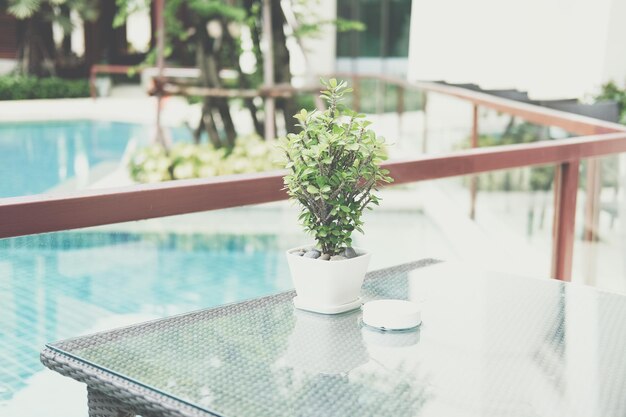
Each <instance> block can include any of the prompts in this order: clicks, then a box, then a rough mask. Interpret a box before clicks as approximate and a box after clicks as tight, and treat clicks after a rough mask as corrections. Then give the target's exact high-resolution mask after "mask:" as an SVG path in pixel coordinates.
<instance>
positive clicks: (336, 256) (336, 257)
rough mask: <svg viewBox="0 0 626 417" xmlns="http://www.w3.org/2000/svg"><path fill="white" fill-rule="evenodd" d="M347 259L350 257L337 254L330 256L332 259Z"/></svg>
mask: <svg viewBox="0 0 626 417" xmlns="http://www.w3.org/2000/svg"><path fill="white" fill-rule="evenodd" d="M345 259H348V258H346V257H345V256H341V255H335V256H331V257H330V260H331V261H343V260H345Z"/></svg>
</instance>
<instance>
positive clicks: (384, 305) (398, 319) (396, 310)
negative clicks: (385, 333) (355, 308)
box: [363, 300, 422, 330]
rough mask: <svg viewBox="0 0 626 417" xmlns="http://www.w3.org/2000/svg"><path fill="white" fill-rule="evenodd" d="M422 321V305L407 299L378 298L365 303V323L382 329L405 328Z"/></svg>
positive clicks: (410, 327) (414, 325) (417, 324)
mask: <svg viewBox="0 0 626 417" xmlns="http://www.w3.org/2000/svg"><path fill="white" fill-rule="evenodd" d="M421 322H422V314H421V309H420V306H419V305H418V304H416V303H412V302H411V301H406V300H376V301H369V302H367V303H365V304H364V305H363V323H365V324H367V325H368V326H371V327H375V328H378V329H382V330H404V329H412V328H413V327H417V326H419V325H420V323H421Z"/></svg>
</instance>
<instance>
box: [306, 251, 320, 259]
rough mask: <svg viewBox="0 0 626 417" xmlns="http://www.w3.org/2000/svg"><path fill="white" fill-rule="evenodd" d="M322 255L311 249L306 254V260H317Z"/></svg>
mask: <svg viewBox="0 0 626 417" xmlns="http://www.w3.org/2000/svg"><path fill="white" fill-rule="evenodd" d="M321 254H322V253H321V252H320V251H318V250H316V249H311V250H309V251H307V252H306V253H305V254H304V257H305V258H312V259H317V258H319V257H320V255H321Z"/></svg>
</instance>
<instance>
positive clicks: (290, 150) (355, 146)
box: [281, 79, 393, 255]
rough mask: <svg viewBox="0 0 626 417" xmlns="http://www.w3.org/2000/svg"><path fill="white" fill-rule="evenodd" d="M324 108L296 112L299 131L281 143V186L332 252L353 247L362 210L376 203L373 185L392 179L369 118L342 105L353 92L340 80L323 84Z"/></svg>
mask: <svg viewBox="0 0 626 417" xmlns="http://www.w3.org/2000/svg"><path fill="white" fill-rule="evenodd" d="M323 84H324V85H325V87H326V90H325V91H323V92H322V98H323V99H324V100H325V101H326V102H327V103H328V108H327V109H326V110H325V111H323V112H320V111H313V112H307V111H306V110H301V111H300V113H298V114H296V115H295V118H296V119H297V120H298V122H299V126H300V127H301V128H302V131H301V132H300V133H298V134H289V135H287V137H286V138H284V139H283V140H282V141H281V148H282V149H283V151H284V153H285V155H286V158H287V163H286V168H287V169H288V170H290V172H289V174H287V175H286V176H285V186H286V188H287V191H288V193H289V195H290V196H291V197H292V198H293V199H295V200H296V201H298V202H299V203H300V204H301V206H302V212H301V214H300V220H301V222H302V224H303V226H304V229H305V231H307V232H309V233H311V234H313V235H314V236H315V239H316V240H317V242H318V244H319V246H320V247H321V249H322V251H323V252H324V253H328V254H329V255H335V254H337V253H339V252H340V251H341V250H342V248H344V247H347V246H351V245H352V238H351V236H352V232H353V231H354V230H358V231H360V232H363V230H362V228H361V226H362V225H363V222H362V220H361V216H362V214H363V210H365V209H366V208H370V209H371V205H378V204H379V201H380V199H379V197H377V196H376V195H375V194H374V192H375V191H377V185H379V184H382V183H390V182H392V181H393V180H392V178H391V177H389V175H388V174H389V171H388V170H386V169H382V168H381V167H380V163H381V162H382V161H383V160H384V159H385V157H386V153H385V140H384V138H382V137H380V136H376V134H375V133H374V132H373V131H372V130H370V129H369V128H368V126H369V125H370V122H369V121H367V120H365V118H364V117H365V116H364V115H362V114H357V113H355V112H353V111H351V110H349V109H347V108H345V107H344V106H342V105H341V103H340V102H341V100H342V98H343V97H344V95H345V94H346V93H349V92H351V91H352V90H351V89H350V88H348V87H347V85H346V82H345V81H341V82H338V81H337V80H335V79H331V80H329V81H328V82H323Z"/></svg>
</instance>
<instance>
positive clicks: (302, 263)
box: [287, 245, 371, 314]
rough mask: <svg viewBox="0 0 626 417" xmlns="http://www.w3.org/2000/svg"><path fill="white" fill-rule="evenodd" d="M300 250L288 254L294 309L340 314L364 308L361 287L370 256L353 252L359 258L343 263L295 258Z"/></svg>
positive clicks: (356, 249) (307, 247)
mask: <svg viewBox="0 0 626 417" xmlns="http://www.w3.org/2000/svg"><path fill="white" fill-rule="evenodd" d="M311 247H313V245H306V246H301V247H298V248H293V249H290V250H288V251H287V262H288V264H289V270H290V271H291V278H292V279H293V285H294V287H295V289H296V293H297V297H296V298H294V305H295V306H296V307H297V308H299V309H302V310H308V311H313V312H316V313H323V314H337V313H343V312H345V311H350V310H354V309H356V308H359V307H360V306H361V297H360V295H361V285H363V279H364V278H365V273H366V272H367V266H368V265H369V261H370V258H371V254H370V253H369V252H366V251H365V250H363V249H360V248H354V250H355V251H356V253H357V255H358V256H357V257H355V258H351V259H344V260H341V261H322V260H319V259H311V258H305V257H303V256H297V255H294V254H292V253H291V252H292V251H296V250H298V249H309V248H311Z"/></svg>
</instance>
